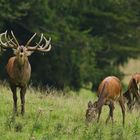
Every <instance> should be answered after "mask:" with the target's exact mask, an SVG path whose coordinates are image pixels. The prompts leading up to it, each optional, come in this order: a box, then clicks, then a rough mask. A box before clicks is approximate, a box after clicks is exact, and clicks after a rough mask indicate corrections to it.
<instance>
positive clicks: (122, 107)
mask: <svg viewBox="0 0 140 140" xmlns="http://www.w3.org/2000/svg"><path fill="white" fill-rule="evenodd" d="M119 104H120V106H121V110H122V116H123V126H124V124H125V106H124V101H123V98H122V97H121V98H120V100H119Z"/></svg>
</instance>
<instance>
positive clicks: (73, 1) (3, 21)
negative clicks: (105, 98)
mask: <svg viewBox="0 0 140 140" xmlns="http://www.w3.org/2000/svg"><path fill="white" fill-rule="evenodd" d="M5 30H8V31H9V32H10V30H13V32H14V34H15V36H16V37H17V39H18V40H19V42H20V44H26V42H27V40H28V39H29V38H30V37H31V36H32V35H33V34H34V33H35V32H36V33H37V37H36V40H35V41H34V42H37V41H38V40H39V38H40V34H41V33H43V34H44V35H45V36H46V38H49V37H51V38H52V50H51V51H50V52H48V53H39V52H38V53H34V54H33V55H32V56H31V57H30V58H29V59H30V63H31V66H32V77H31V83H32V85H34V86H38V85H42V86H47V85H48V86H54V87H56V88H58V89H64V88H66V87H69V88H70V89H74V90H79V89H80V88H81V87H82V86H86V85H89V84H90V85H92V89H96V88H97V86H98V84H99V82H100V81H101V80H102V79H103V78H104V77H105V76H108V75H116V76H118V77H119V78H122V77H123V73H121V72H120V70H119V67H118V66H119V65H123V64H124V63H125V62H127V60H128V59H129V58H130V57H131V58H136V57H137V56H138V55H139V53H140V0H83V1H82V0H32V1H29V0H22V1H20V0H0V32H1V33H2V32H4V31H5ZM34 42H33V44H34ZM12 55H13V54H12V51H11V50H7V51H6V52H1V56H0V78H1V79H2V80H4V79H5V78H6V72H5V65H6V63H7V60H8V58H9V57H10V56H12Z"/></svg>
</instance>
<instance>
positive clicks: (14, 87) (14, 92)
mask: <svg viewBox="0 0 140 140" xmlns="http://www.w3.org/2000/svg"><path fill="white" fill-rule="evenodd" d="M10 88H11V91H12V93H13V101H14V104H13V111H14V113H17V93H16V86H14V85H10Z"/></svg>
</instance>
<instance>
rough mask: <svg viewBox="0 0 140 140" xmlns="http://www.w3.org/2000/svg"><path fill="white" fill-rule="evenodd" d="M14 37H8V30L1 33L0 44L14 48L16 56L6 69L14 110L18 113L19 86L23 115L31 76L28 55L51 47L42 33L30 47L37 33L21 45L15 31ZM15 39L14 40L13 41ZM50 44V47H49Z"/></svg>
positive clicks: (45, 50) (48, 49)
mask: <svg viewBox="0 0 140 140" xmlns="http://www.w3.org/2000/svg"><path fill="white" fill-rule="evenodd" d="M11 34H12V37H13V38H12V39H11V38H9V37H7V31H6V32H5V33H2V34H0V46H1V47H2V48H5V49H7V48H12V49H13V51H14V54H15V56H13V57H11V58H10V59H9V61H8V63H7V65H6V70H7V73H8V77H9V84H10V88H11V91H12V93H13V101H14V112H15V113H17V93H16V91H17V87H19V88H20V98H21V114H22V115H23V114H24V112H25V107H24V104H25V93H26V89H27V85H28V82H29V80H30V76H31V66H30V63H29V61H28V56H30V55H31V54H32V53H33V52H34V51H41V52H48V51H50V49H51V45H50V41H51V39H49V41H48V40H47V39H46V38H45V37H44V36H43V34H42V35H41V39H40V41H39V43H37V45H36V46H34V47H30V46H29V43H30V42H31V41H32V39H33V38H34V37H35V35H36V33H35V34H34V35H33V36H32V37H31V38H30V40H29V41H28V42H27V44H26V45H25V46H23V45H19V43H18V41H17V40H16V38H15V36H14V34H13V32H11ZM2 36H4V37H5V41H6V42H3V41H2ZM43 39H44V40H45V45H41V46H40V43H41V42H42V40H43ZM13 40H14V41H13ZM48 46H49V47H48Z"/></svg>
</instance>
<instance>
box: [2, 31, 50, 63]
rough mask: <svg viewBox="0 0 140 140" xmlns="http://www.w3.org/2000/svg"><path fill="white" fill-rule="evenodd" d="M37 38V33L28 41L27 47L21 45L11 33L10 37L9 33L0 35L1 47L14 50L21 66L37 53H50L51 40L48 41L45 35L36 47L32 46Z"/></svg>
mask: <svg viewBox="0 0 140 140" xmlns="http://www.w3.org/2000/svg"><path fill="white" fill-rule="evenodd" d="M35 36H36V33H35V34H34V35H33V36H32V37H31V38H30V39H29V40H28V41H27V43H26V45H25V46H24V45H20V44H19V43H18V41H17V39H16V37H15V35H14V33H13V32H12V31H11V34H10V35H7V31H6V32H4V33H1V34H0V46H1V47H2V48H3V49H7V48H12V49H13V51H14V54H15V55H16V58H17V60H18V61H19V62H20V64H23V63H24V61H25V60H26V59H28V56H30V55H31V54H32V53H33V52H35V51H41V52H48V51H50V49H51V44H50V43H51V38H49V40H47V39H46V38H45V37H44V35H43V34H41V37H40V40H39V42H38V43H36V45H35V46H30V43H31V41H32V40H33V38H34V37H35Z"/></svg>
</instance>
